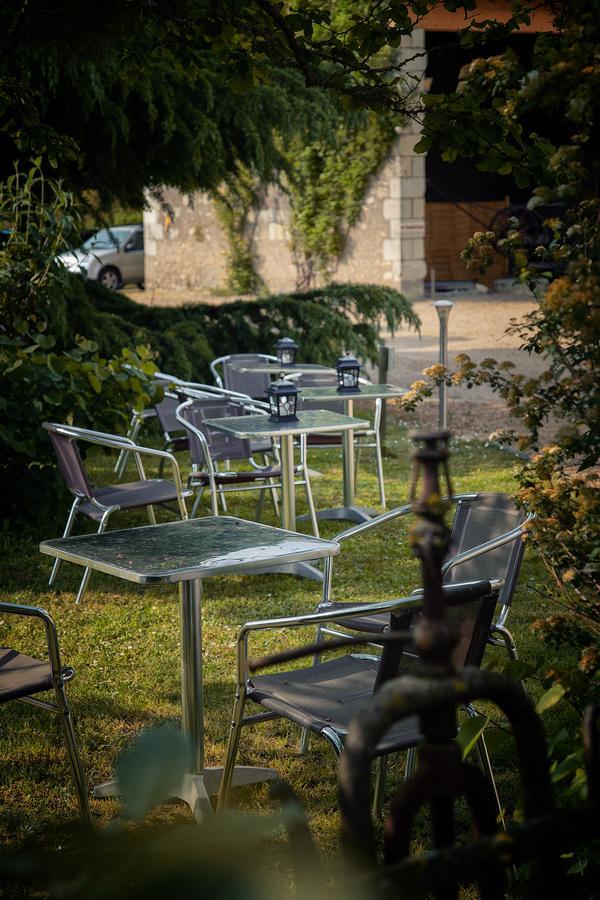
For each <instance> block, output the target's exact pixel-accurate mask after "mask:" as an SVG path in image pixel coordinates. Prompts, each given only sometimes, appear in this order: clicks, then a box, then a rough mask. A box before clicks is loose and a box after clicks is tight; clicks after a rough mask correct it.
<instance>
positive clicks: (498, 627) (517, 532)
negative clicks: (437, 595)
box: [317, 493, 534, 659]
mask: <svg viewBox="0 0 600 900" xmlns="http://www.w3.org/2000/svg"><path fill="white" fill-rule="evenodd" d="M478 496H479V494H478V493H461V494H454V495H453V496H452V497H450V498H448V497H447V498H445V499H446V500H450V501H451V502H452V503H458V502H459V501H461V500H476V499H477V497H478ZM410 512H412V506H411V504H406V505H404V506H398V507H396V508H395V509H390V510H388V511H387V512H385V513H382V514H381V515H379V516H375V517H374V518H372V519H369V521H368V522H361V523H360V524H358V525H354V526H352V527H351V528H347V529H346V530H345V531H342V532H340V533H339V534H337V535H334V536H333V537H332V538H331V540H332V541H335V542H336V543H338V544H342V543H343V542H344V541H346V540H348V538H352V537H356V536H357V535H360V534H364V533H365V532H367V531H370V530H371V529H372V528H377V527H379V526H380V525H383V524H385V523H386V522H391V521H393V520H394V519H397V518H400V517H402V516H406V515H408V514H409V513H410ZM533 518H534V516H533V513H528V514H527V515H526V516H525V518H524V519H523V521H522V522H521V524H520V525H518V526H517V527H515V528H512V529H511V530H510V531H507V532H504V533H503V534H501V535H498V537H496V538H493V539H492V540H490V541H486V542H485V543H483V544H479V545H478V546H477V547H473V548H472V549H470V550H465V551H463V552H462V553H458V554H456V555H455V556H453V557H451V558H450V559H447V560H446V562H445V563H444V564H443V566H442V577H444V576H445V575H446V574H447V572H449V571H450V570H451V569H453V568H455V567H456V566H459V565H460V564H461V563H465V562H468V561H470V560H472V559H477V557H479V556H482V555H483V554H485V553H488V552H489V551H491V550H496V549H498V548H499V547H503V546H504V545H505V544H508V543H510V542H511V541H514V540H516V538H518V537H519V536H522V535H524V534H525V531H526V525H527V524H528V523H529V522H531V521H532V519H533ZM332 575H333V569H332V566H331V565H325V569H324V572H323V593H322V599H321V602H320V603H319V605H318V607H317V609H318V610H321V609H327V607H329V606H331V605H332V603H333V601H332V599H331V593H332ZM419 591H420V589H417V591H416V593H419ZM509 612H510V604H502V605H501V606H500V610H499V612H498V616H497V617H496V620H495V622H494V623H493V625H492V627H491V629H490V637H489V638H488V643H490V644H493V645H494V646H504V647H505V649H506V651H507V653H508V655H509V656H510V657H511V658H512V659H517V658H518V653H517V648H516V644H515V640H514V638H513V636H512V634H511V632H510V631H509V630H508V628H507V627H506V620H507V618H508V614H509ZM322 633H324V634H331V635H335V636H336V637H340V636H344V632H339V631H335V630H331V629H322ZM496 635H499V636H500V637H497V636H496ZM317 637H318V636H317ZM374 646H377V645H376V644H374Z"/></svg>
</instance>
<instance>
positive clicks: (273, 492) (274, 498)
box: [269, 478, 280, 519]
mask: <svg viewBox="0 0 600 900" xmlns="http://www.w3.org/2000/svg"><path fill="white" fill-rule="evenodd" d="M269 484H273V480H272V479H271V478H269ZM269 493H270V494H271V500H272V501H273V512H274V513H275V518H277V519H278V518H279V515H280V514H279V498H278V496H277V488H276V487H275V486H274V485H273V487H272V488H271V489H270V491H269Z"/></svg>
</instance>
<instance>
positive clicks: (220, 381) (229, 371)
mask: <svg viewBox="0 0 600 900" xmlns="http://www.w3.org/2000/svg"><path fill="white" fill-rule="evenodd" d="M260 362H265V363H276V362H277V357H276V356H269V354H268V353H230V354H229V355H228V356H219V358H218V359H213V361H212V362H211V364H210V370H211V372H212V374H213V378H214V379H215V384H216V385H217V386H218V387H220V388H226V389H227V390H229V391H239V392H240V393H242V394H250V396H251V397H254V398H255V399H259V400H262V399H263V398H264V397H266V394H267V388H268V387H269V385H270V383H271V376H270V375H269V373H268V372H240V371H238V370H237V369H236V368H234V364H235V363H238V364H244V363H247V364H248V365H251V364H252V363H260ZM219 369H220V371H219Z"/></svg>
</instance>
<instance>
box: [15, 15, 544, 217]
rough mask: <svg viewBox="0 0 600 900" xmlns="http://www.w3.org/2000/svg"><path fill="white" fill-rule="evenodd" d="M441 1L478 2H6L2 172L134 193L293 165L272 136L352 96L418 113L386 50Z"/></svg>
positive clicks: (315, 121)
mask: <svg viewBox="0 0 600 900" xmlns="http://www.w3.org/2000/svg"><path fill="white" fill-rule="evenodd" d="M439 5H443V6H444V7H446V8H447V9H451V10H456V9H462V10H472V9H473V8H474V6H475V0H465V2H463V3H458V2H456V0H444V2H443V3H440V0H413V2H398V0H381V2H368V0H357V2H350V0H336V2H334V3H323V2H317V0H311V2H309V3H306V2H301V0H291V2H290V3H286V4H283V3H279V2H277V0H168V2H167V0H126V2H123V0H120V2H117V0H103V2H102V3H99V2H87V0H56V2H53V3H52V4H50V5H49V4H48V3H46V2H45V0H28V2H27V3H22V2H20V0H12V2H10V0H9V2H5V3H4V4H2V6H1V9H0V160H1V162H0V166H1V167H2V170H3V171H2V172H1V173H0V175H6V172H7V170H8V169H9V168H11V166H12V161H13V160H15V159H31V158H34V157H37V156H44V157H45V158H47V159H48V160H50V161H51V162H53V164H55V165H56V167H57V169H58V170H59V173H60V174H61V175H63V176H64V177H65V178H66V180H67V183H68V184H69V185H70V186H72V187H73V188H75V189H76V190H77V191H83V190H92V191H96V192H97V194H98V195H99V197H100V199H101V201H103V202H104V203H109V202H111V201H112V200H115V199H116V200H118V201H120V202H121V203H122V204H124V205H139V204H140V201H141V197H142V191H143V189H145V188H148V189H150V190H152V189H153V188H155V189H157V188H159V187H160V186H163V185H171V186H173V187H177V188H180V189H181V190H183V191H192V190H195V189H198V188H203V189H211V188H215V187H216V186H217V185H218V184H219V183H220V182H221V181H222V180H223V178H224V176H225V175H226V174H227V173H229V172H232V171H234V170H235V169H236V167H237V165H238V163H242V164H244V165H245V166H249V167H251V168H252V169H254V170H255V171H256V172H257V173H258V174H259V175H260V176H262V177H264V178H265V179H267V178H269V177H271V176H272V175H273V174H274V173H275V172H276V171H277V170H278V168H279V167H280V165H281V159H280V157H279V153H278V150H277V146H278V144H277V141H276V140H275V139H274V138H275V135H277V136H279V137H283V139H284V140H286V139H287V138H289V137H290V136H291V135H292V134H296V135H297V134H298V133H300V134H301V133H302V132H303V131H310V132H312V133H314V132H315V130H316V129H318V128H323V127H324V125H325V124H326V121H327V118H328V116H329V114H330V112H331V110H332V109H333V108H334V107H335V105H336V104H337V102H338V101H339V100H340V99H341V100H342V102H343V103H344V104H345V105H346V106H348V105H350V106H355V107H369V108H374V109H389V110H392V111H396V112H406V111H408V112H409V113H410V114H416V110H417V106H418V104H417V102H416V97H415V94H414V91H413V92H412V93H411V91H410V90H408V92H407V91H406V90H404V91H402V90H400V91H399V87H400V88H402V85H403V83H404V84H405V85H406V76H405V74H404V72H403V70H402V67H401V66H396V65H395V64H394V61H393V59H391V58H390V57H389V55H388V57H387V58H386V59H385V60H384V61H382V59H381V51H382V50H386V49H387V50H388V51H389V50H390V48H391V49H393V48H395V47H397V46H398V45H399V43H400V40H401V38H402V36H403V35H405V34H409V33H410V32H411V31H412V29H413V27H414V26H415V23H416V24H418V23H419V21H420V18H421V17H422V16H423V15H424V14H425V13H427V12H428V11H429V10H430V9H432V8H434V7H435V6H439ZM515 5H516V6H517V7H521V6H525V7H527V4H515ZM522 15H526V14H525V13H523V14H522ZM519 21H521V18H519V16H517V17H516V18H515V19H514V21H512V22H510V23H509V24H508V25H503V26H499V25H498V24H497V23H487V26H486V29H487V31H490V32H493V33H494V34H495V35H496V36H497V34H498V32H499V31H500V32H506V31H508V30H510V29H511V28H515V27H517V26H518V23H519ZM467 31H469V32H470V34H471V35H476V34H478V33H479V30H478V26H477V24H473V23H471V24H470V25H469V28H468V29H467ZM408 87H409V88H410V85H408Z"/></svg>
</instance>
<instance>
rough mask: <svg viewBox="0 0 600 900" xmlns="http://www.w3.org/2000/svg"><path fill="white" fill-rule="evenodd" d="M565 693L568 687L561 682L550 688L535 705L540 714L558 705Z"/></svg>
mask: <svg viewBox="0 0 600 900" xmlns="http://www.w3.org/2000/svg"><path fill="white" fill-rule="evenodd" d="M565 694H566V689H565V688H564V687H563V686H562V684H560V683H559V682H556V684H553V685H552V687H551V688H548V690H547V691H546V692H545V693H544V694H542V696H541V697H540V699H539V700H538V702H537V703H536V705H535V711H536V713H537V714H538V716H541V715H542V713H545V712H546V710H548V709H552V707H553V706H556V704H557V703H558V701H559V700H561V699H562V698H563V697H564V695H565Z"/></svg>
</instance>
